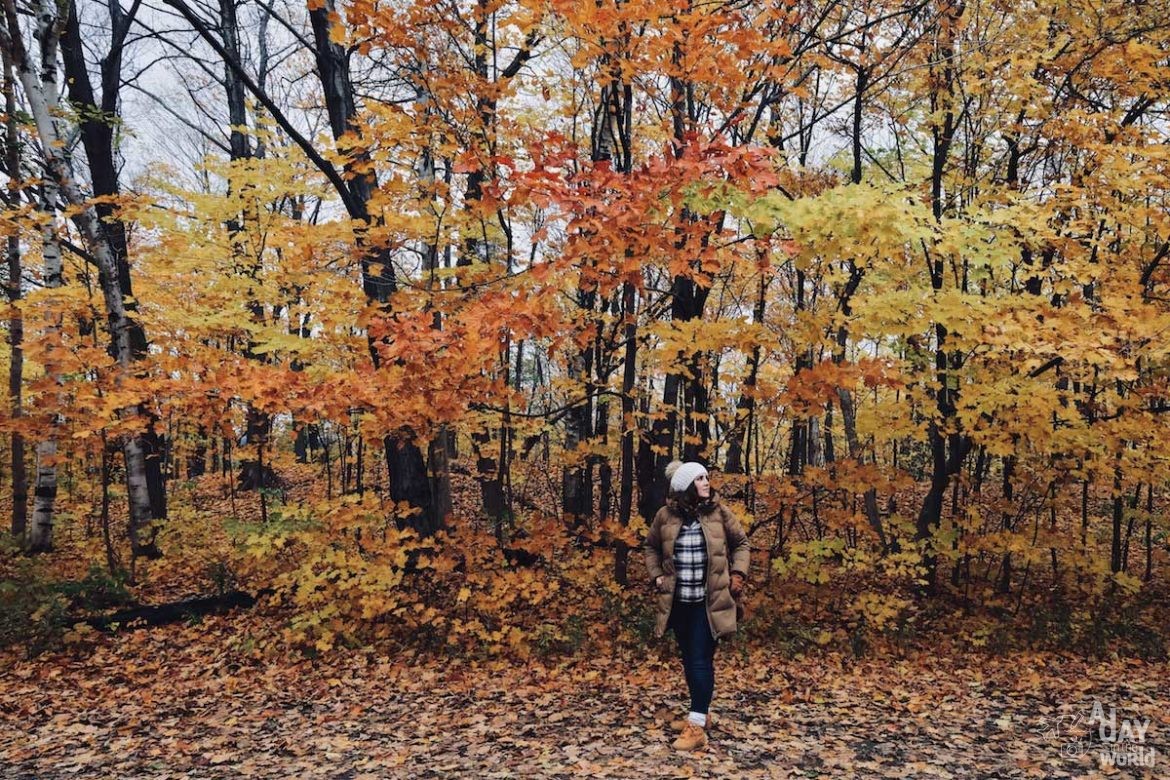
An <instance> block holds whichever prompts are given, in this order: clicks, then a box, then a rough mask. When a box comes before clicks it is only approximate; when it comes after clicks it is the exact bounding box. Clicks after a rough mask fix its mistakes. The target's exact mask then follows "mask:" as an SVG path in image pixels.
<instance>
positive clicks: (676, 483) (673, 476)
mask: <svg viewBox="0 0 1170 780" xmlns="http://www.w3.org/2000/svg"><path fill="white" fill-rule="evenodd" d="M665 472H666V478H667V479H669V480H670V489H671V491H672V492H674V493H681V492H683V491H684V490H686V489H687V488H689V487H690V486H691V483H692V482H694V481H695V480H696V479H698V478H699V477H703V476H706V475H707V468H706V466H704V465H703V464H702V463H695V462H694V461H693V460H692V461H687V462H686V463H682V462H680V461H677V460H673V461H671V462H670V463H668V464H667V466H666V469H665Z"/></svg>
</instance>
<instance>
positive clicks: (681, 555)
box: [674, 519, 707, 602]
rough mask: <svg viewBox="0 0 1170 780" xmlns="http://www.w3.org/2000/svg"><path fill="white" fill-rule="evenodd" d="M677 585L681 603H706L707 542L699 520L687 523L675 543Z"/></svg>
mask: <svg viewBox="0 0 1170 780" xmlns="http://www.w3.org/2000/svg"><path fill="white" fill-rule="evenodd" d="M674 563H675V571H676V572H677V573H678V576H677V578H676V579H675V584H676V586H677V588H678V591H677V594H676V596H677V598H678V600H679V601H687V602H694V601H700V602H701V601H705V600H706V599H707V542H706V540H705V539H704V538H703V527H702V525H701V524H700V523H699V521H698V520H692V521H691V522H689V523H688V522H686V520H685V519H684V521H683V526H682V528H681V529H680V530H679V532H678V538H677V539H675V542H674Z"/></svg>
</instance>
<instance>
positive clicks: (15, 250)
mask: <svg viewBox="0 0 1170 780" xmlns="http://www.w3.org/2000/svg"><path fill="white" fill-rule="evenodd" d="M4 114H5V116H6V117H7V119H6V121H5V123H4V128H5V136H4V164H5V167H6V168H7V169H8V170H7V173H8V178H9V181H11V182H13V183H15V182H19V181H20V180H21V179H22V178H23V177H22V176H21V172H20V130H19V127H18V126H17V117H16V85H15V83H14V80H13V76H12V62H11V61H10V59H9V57H8V53H7V52H4ZM10 191H11V192H12V193H13V199H14V200H15V198H16V197H17V196H16V192H17V190H16V189H15V188H13V189H12V190H10ZM9 205H11V206H14V205H16V204H15V202H13V203H10V204H9ZM7 254H8V303H9V306H11V307H12V316H11V317H9V319H8V344H9V348H10V350H11V352H10V357H9V360H8V397H9V398H10V399H11V403H12V406H11V412H10V414H11V417H12V421H13V422H14V423H19V421H20V418H21V417H22V416H23V414H24V410H23V408H22V400H21V399H22V392H23V378H24V318H23V316H22V315H21V313H20V311H19V310H18V309H17V308H16V304H17V302H18V301H20V298H21V295H22V290H21V285H20V280H21V273H22V268H21V257H20V237H19V236H16V235H10V236H9V237H8V244H7ZM11 454H12V536H13V538H14V539H16V540H17V541H18V542H20V543H23V542H24V538H25V533H26V532H27V528H28V471H27V467H26V465H25V452H24V434H23V433H21V432H20V430H19V429H18V430H14V431H13V432H12V453H11Z"/></svg>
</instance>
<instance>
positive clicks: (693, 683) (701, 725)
mask: <svg viewBox="0 0 1170 780" xmlns="http://www.w3.org/2000/svg"><path fill="white" fill-rule="evenodd" d="M666 478H667V479H668V480H670V495H669V498H668V499H667V501H666V506H664V507H662V509H660V510H658V514H656V515H655V516H654V521H653V522H652V523H651V524H650V532H649V533H648V534H647V535H646V544H645V552H646V571H647V573H648V574H649V575H650V578H651V580H652V581H653V582H654V587H655V590H656V592H657V594H658V609H657V621H656V623H655V636H658V637H661V636H662V635H663V634H665V633H666V629H667V628H672V629H674V635H675V637H676V638H677V639H678V646H679V650H680V652H681V654H682V664H683V672H684V674H685V675H686V680H687V688H688V689H689V691H690V694H691V710H690V712H689V713H688V714H687V717H686V719H685V720H684V721H676V722H675V723H673V724H671V725H672V726H674V727H675V728H676V729H679V730H681V731H682V733H681V734H680V735H679V737H678V739H676V740H675V741H674V747H675V749H676V750H697V749H699V748H702V747H705V746H706V744H707V731H706V729H707V727H708V726H709V725H710V718H709V710H710V705H711V696H712V695H713V694H714V692H715V666H714V658H715V646H716V644H717V643H718V641H719V639H721V638H722V637H726V636H730V635H732V634H734V633H735V629H736V603H735V599H736V598H738V596H739V594H740V593H741V592H742V591H743V584H744V581H745V580H746V579H747V573H748V561H749V556H750V548H749V546H748V540H747V536H746V535H745V534H744V532H743V528H742V527H741V526H740V524H739V521H738V520H736V519H735V517H734V516H733V515H732V514H731V512H730V511H729V510H728V509H727V507H726V506H724V505H723V503H722V502H721V501H720V500H719V497H718V496H717V495H716V494H715V491H714V490H712V489H711V482H710V479H709V478H708V475H707V469H706V468H704V467H703V465H702V464H701V463H694V462H687V463H679V462H678V461H674V462H673V463H671V464H670V465H669V466H667V467H666Z"/></svg>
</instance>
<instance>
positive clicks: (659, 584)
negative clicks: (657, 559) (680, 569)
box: [654, 574, 666, 590]
mask: <svg viewBox="0 0 1170 780" xmlns="http://www.w3.org/2000/svg"><path fill="white" fill-rule="evenodd" d="M664 577H666V575H665V574H659V575H658V576H657V577H655V578H654V590H662V580H663V578H664Z"/></svg>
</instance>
